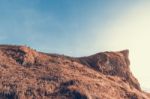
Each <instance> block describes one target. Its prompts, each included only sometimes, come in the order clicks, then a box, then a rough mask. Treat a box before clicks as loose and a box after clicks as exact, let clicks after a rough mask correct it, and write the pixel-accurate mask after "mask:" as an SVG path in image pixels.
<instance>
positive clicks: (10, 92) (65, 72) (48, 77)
mask: <svg viewBox="0 0 150 99" xmlns="http://www.w3.org/2000/svg"><path fill="white" fill-rule="evenodd" d="M128 54H129V51H128V50H124V51H120V52H102V53H97V54H95V55H91V56H88V57H80V58H73V57H68V56H64V55H57V54H47V53H42V52H38V51H36V50H33V49H31V48H29V47H26V46H11V45H1V46H0V99H150V94H149V93H146V92H144V91H142V90H141V88H140V85H139V82H138V81H137V79H136V78H135V77H134V76H133V75H132V73H131V71H130V68H129V65H130V61H129V58H128Z"/></svg>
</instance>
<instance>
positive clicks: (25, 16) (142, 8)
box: [0, 0, 150, 89]
mask: <svg viewBox="0 0 150 99" xmlns="http://www.w3.org/2000/svg"><path fill="white" fill-rule="evenodd" d="M149 26H150V1H148V0H145V1H144V0H0V43H1V44H17V45H18V44H19V45H28V46H30V47H32V48H35V49H37V50H39V51H44V52H50V53H60V54H66V55H70V56H83V55H91V54H94V53H97V52H101V51H111V50H112V51H118V50H123V49H129V50H130V60H131V70H132V71H133V74H134V75H135V76H136V77H137V78H138V80H139V81H140V84H141V86H142V88H145V89H150V86H149V84H150V72H149V70H150V62H149V55H150V45H149V42H150V28H149Z"/></svg>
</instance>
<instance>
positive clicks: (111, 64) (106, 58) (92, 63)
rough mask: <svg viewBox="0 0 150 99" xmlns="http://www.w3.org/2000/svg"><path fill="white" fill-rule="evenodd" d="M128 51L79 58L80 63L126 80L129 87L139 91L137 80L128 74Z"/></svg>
mask: <svg viewBox="0 0 150 99" xmlns="http://www.w3.org/2000/svg"><path fill="white" fill-rule="evenodd" d="M128 54H129V51H128V50H123V51H120V52H103V53H98V54H95V55H92V56H89V57H82V58H79V60H80V62H81V63H82V64H84V65H86V66H88V67H90V68H92V69H94V70H96V71H99V72H102V73H103V74H105V75H111V76H119V77H122V78H123V79H124V80H126V81H127V82H128V83H129V84H130V86H133V87H135V88H136V89H138V90H140V89H141V88H140V85H139V82H138V81H137V79H136V78H135V77H134V76H133V75H132V73H131V72H130V68H129V65H130V61H129V59H128Z"/></svg>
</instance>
